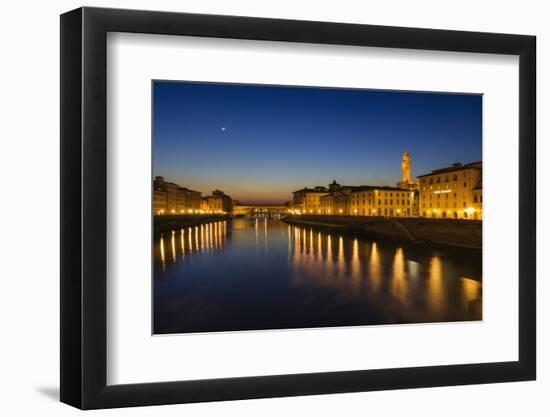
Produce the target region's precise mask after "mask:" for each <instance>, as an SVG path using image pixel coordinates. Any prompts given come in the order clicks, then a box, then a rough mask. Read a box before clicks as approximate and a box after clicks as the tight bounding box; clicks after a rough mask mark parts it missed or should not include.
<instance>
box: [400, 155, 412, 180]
mask: <svg viewBox="0 0 550 417" xmlns="http://www.w3.org/2000/svg"><path fill="white" fill-rule="evenodd" d="M401 172H402V173H403V179H402V181H403V182H405V183H407V182H411V157H410V156H409V153H408V152H403V159H402V160H401Z"/></svg>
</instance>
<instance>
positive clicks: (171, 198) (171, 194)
mask: <svg viewBox="0 0 550 417" xmlns="http://www.w3.org/2000/svg"><path fill="white" fill-rule="evenodd" d="M153 190H157V191H163V192H164V196H165V197H164V198H165V203H164V213H163V214H175V213H178V212H179V210H178V185H177V184H174V183H173V182H168V181H165V180H164V177H155V180H154V181H153ZM153 205H154V196H153ZM158 212H160V210H159V211H156V210H155V213H158Z"/></svg>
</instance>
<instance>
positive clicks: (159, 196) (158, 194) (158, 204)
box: [153, 189, 166, 215]
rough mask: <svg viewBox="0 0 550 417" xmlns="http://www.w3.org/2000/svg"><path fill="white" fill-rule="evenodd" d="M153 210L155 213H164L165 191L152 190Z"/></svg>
mask: <svg viewBox="0 0 550 417" xmlns="http://www.w3.org/2000/svg"><path fill="white" fill-rule="evenodd" d="M153 212H154V213H155V215H160V214H164V213H166V191H164V190H161V189H154V190H153Z"/></svg>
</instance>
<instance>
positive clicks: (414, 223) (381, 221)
mask: <svg viewBox="0 0 550 417" xmlns="http://www.w3.org/2000/svg"><path fill="white" fill-rule="evenodd" d="M283 221H285V222H286V223H289V224H294V225H297V226H304V227H313V228H316V229H325V230H327V231H340V232H342V233H352V234H361V235H365V236H369V237H372V238H380V239H389V240H398V241H410V242H417V243H430V242H431V243H437V244H443V245H452V246H460V247H467V248H474V249H481V246H482V222H481V221H476V220H451V219H449V220H444V219H425V218H412V217H392V218H388V217H367V216H286V217H285V218H284V219H283Z"/></svg>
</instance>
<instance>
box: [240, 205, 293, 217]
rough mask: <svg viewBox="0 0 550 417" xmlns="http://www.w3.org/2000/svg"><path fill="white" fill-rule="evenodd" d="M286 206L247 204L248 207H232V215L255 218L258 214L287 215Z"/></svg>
mask: <svg viewBox="0 0 550 417" xmlns="http://www.w3.org/2000/svg"><path fill="white" fill-rule="evenodd" d="M287 210H288V208H287V206H285V205H284V204H280V205H266V204H249V205H241V204H238V205H235V206H234V207H233V215H235V216H243V215H244V216H256V215H258V214H266V215H280V214H286V213H287Z"/></svg>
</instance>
